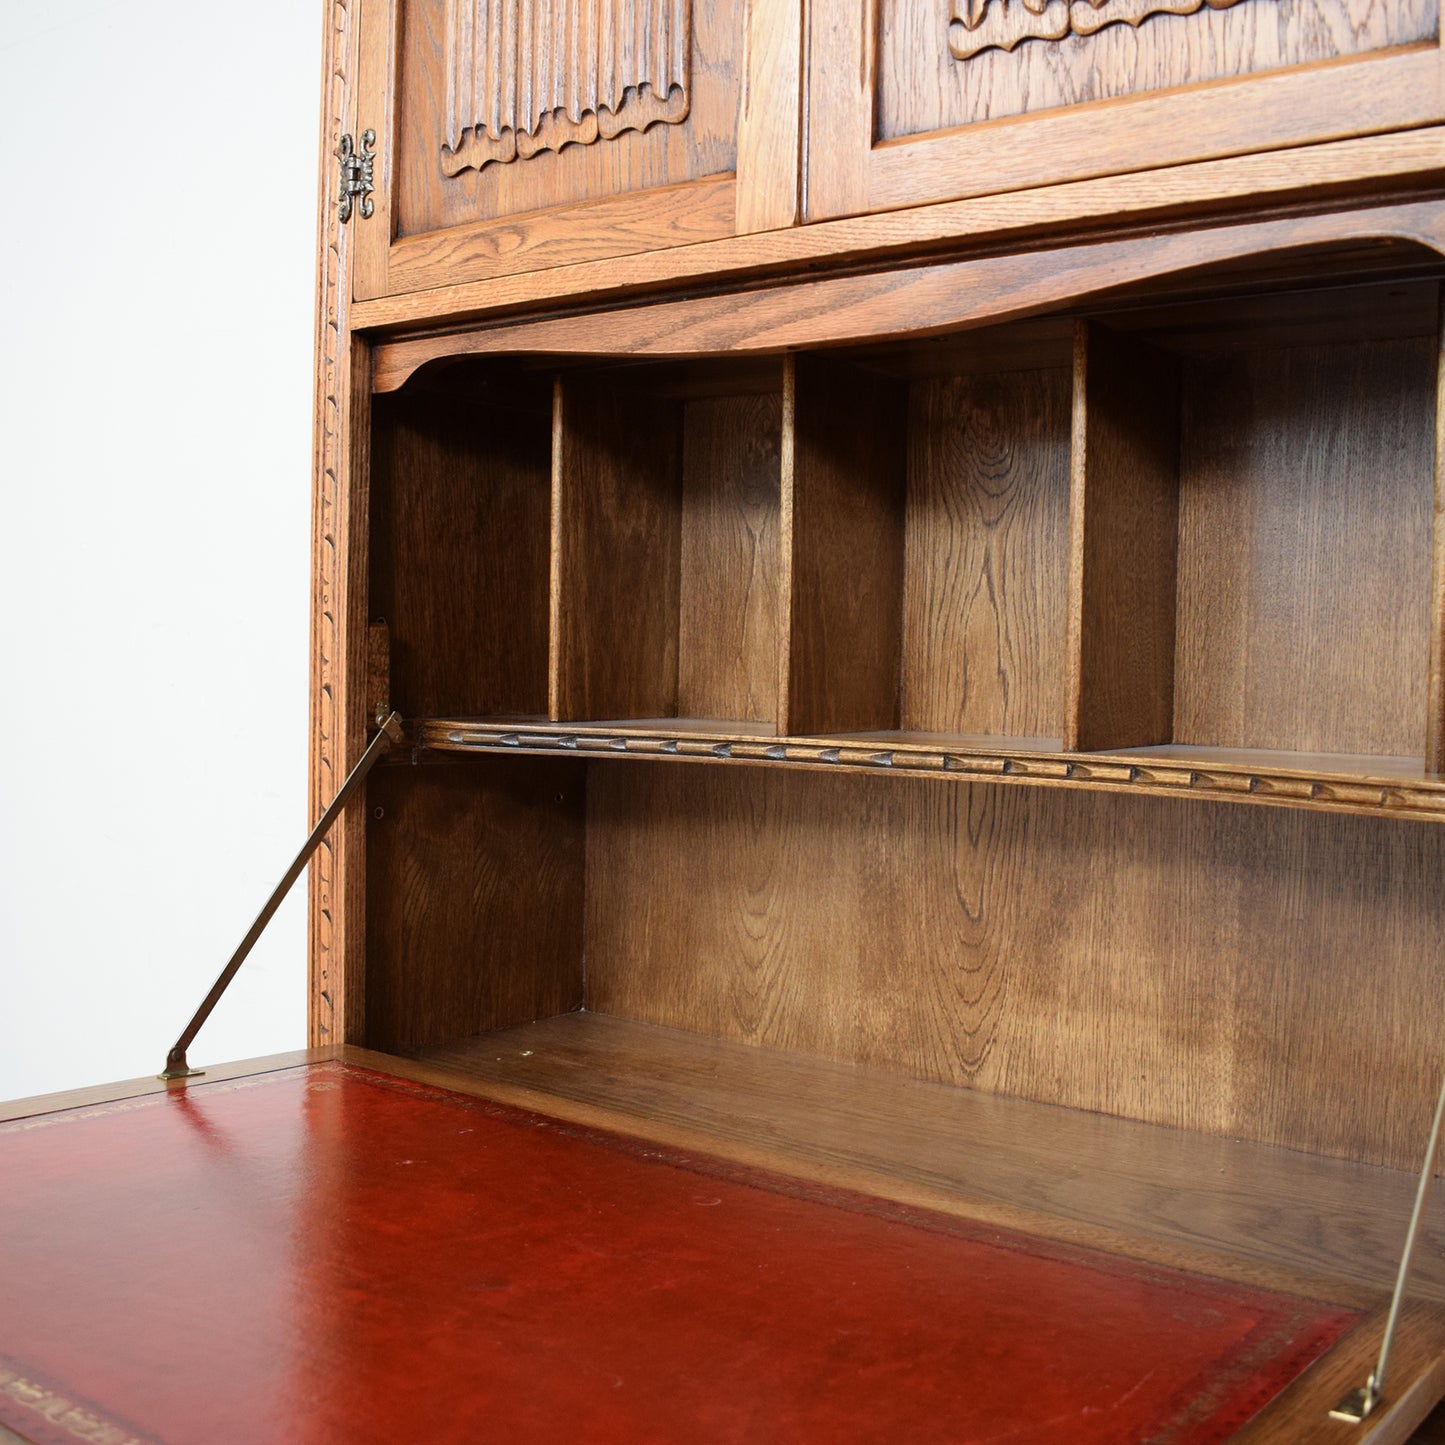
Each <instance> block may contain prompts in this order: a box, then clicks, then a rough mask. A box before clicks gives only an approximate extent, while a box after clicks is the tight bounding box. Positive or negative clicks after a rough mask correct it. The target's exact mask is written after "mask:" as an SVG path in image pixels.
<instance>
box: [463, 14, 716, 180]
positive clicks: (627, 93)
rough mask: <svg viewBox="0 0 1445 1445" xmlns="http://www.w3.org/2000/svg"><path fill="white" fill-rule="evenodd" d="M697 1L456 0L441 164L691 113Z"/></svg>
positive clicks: (587, 138) (505, 155)
mask: <svg viewBox="0 0 1445 1445" xmlns="http://www.w3.org/2000/svg"><path fill="white" fill-rule="evenodd" d="M691 32H692V0H447V15H446V75H447V109H446V130H447V133H446V139H445V143H444V144H443V146H442V153H441V161H442V170H443V171H444V172H445V173H446V174H447V175H449V176H454V175H457V174H459V173H460V172H461V171H464V170H466V169H467V168H468V167H469V166H474V167H475V168H476V169H477V170H481V168H482V167H483V166H486V165H489V164H491V163H492V162H494V161H497V162H507V161H515V160H517V159H518V158H520V159H522V160H525V159H527V158H528V157H529V156H533V155H536V153H537V152H538V151H542V150H553V151H557V150H561V149H562V147H563V146H564V145H573V144H576V145H590V144H591V143H592V142H594V141H596V140H599V139H601V140H611V139H612V137H613V136H615V135H619V134H621V132H623V131H626V130H646V129H647V127H648V126H650V125H653V124H655V123H657V122H664V123H669V124H674V125H675V124H677V123H678V122H679V121H682V120H685V119H686V117H687V111H688V104H689V95H688V54H689V51H690V49H691V44H690V42H691Z"/></svg>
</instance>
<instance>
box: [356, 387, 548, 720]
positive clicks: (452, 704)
mask: <svg viewBox="0 0 1445 1445" xmlns="http://www.w3.org/2000/svg"><path fill="white" fill-rule="evenodd" d="M546 401H547V397H546V391H545V389H544V390H542V391H541V392H539V393H537V394H535V395H533V396H530V397H524V398H523V399H522V400H521V401H520V402H519V401H518V400H517V399H516V398H510V399H508V400H506V401H500V400H499V401H495V402H491V403H488V402H487V401H485V400H483V399H479V398H478V396H477V395H475V394H473V393H471V392H469V391H468V390H466V389H465V388H461V389H458V390H457V391H455V392H450V393H423V394H420V395H416V396H410V395H401V396H395V397H378V398H377V400H376V402H375V425H374V430H373V435H372V447H371V464H372V486H371V498H372V521H371V595H370V609H371V617H372V621H373V622H376V621H378V620H380V619H384V620H385V622H386V625H387V628H388V631H389V634H390V645H391V653H390V672H391V687H392V696H391V704H392V706H393V707H395V708H397V709H399V710H400V711H401V712H402V714H403V715H404V716H406V717H416V716H421V717H427V716H438V715H441V714H446V713H460V714H462V715H471V716H485V715H487V714H498V713H542V712H545V711H546V708H547V587H548V554H547V548H548V532H549V523H548V508H549V505H550V482H549V472H550V431H549V426H548V418H547V410H546Z"/></svg>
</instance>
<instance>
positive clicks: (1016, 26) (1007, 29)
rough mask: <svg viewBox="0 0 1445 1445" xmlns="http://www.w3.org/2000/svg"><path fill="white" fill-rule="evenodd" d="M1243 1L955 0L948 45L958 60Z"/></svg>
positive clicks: (949, 24)
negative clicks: (1107, 26) (1035, 41)
mask: <svg viewBox="0 0 1445 1445" xmlns="http://www.w3.org/2000/svg"><path fill="white" fill-rule="evenodd" d="M1239 3H1240V0H953V16H952V18H951V19H950V20H949V23H948V48H949V51H950V52H951V53H952V55H953V57H954V59H956V60H967V59H968V58H969V56H971V55H977V54H978V53H979V51H981V50H989V49H998V50H1012V49H1013V48H1014V46H1016V45H1018V44H1020V43H1021V42H1022V41H1025V40H1062V39H1063V38H1064V37H1065V36H1066V35H1093V34H1094V33H1095V32H1096V31H1099V30H1102V29H1103V28H1104V27H1105V26H1106V25H1141V24H1143V22H1144V21H1145V20H1147V19H1148V18H1149V17H1150V16H1151V15H1193V14H1194V13H1195V11H1197V10H1202V9H1203V8H1204V7H1205V5H1206V4H1207V5H1208V6H1209V8H1210V9H1211V10H1228V9H1229V8H1230V7H1231V6H1233V5H1237V4H1239Z"/></svg>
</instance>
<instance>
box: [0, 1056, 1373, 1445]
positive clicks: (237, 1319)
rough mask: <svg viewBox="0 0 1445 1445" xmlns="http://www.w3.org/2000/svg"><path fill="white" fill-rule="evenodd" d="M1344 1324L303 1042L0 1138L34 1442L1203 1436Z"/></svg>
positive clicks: (6, 1276) (0, 1321)
mask: <svg viewBox="0 0 1445 1445" xmlns="http://www.w3.org/2000/svg"><path fill="white" fill-rule="evenodd" d="M1353 1319H1354V1317H1353V1316H1351V1315H1348V1314H1345V1313H1341V1312H1340V1311H1338V1310H1334V1309H1331V1308H1329V1307H1326V1306H1321V1305H1317V1304H1312V1303H1309V1302H1306V1301H1302V1300H1298V1299H1292V1298H1288V1297H1284V1296H1280V1295H1273V1294H1267V1293H1263V1292H1260V1291H1256V1290H1250V1289H1245V1288H1240V1287H1236V1286H1233V1285H1227V1284H1221V1283H1218V1282H1216V1281H1211V1280H1205V1279H1201V1278H1198V1277H1195V1276H1190V1275H1184V1274H1179V1273H1175V1272H1171V1271H1168V1270H1163V1269H1155V1268H1149V1267H1145V1266H1140V1265H1134V1264H1129V1263H1126V1262H1123V1261H1120V1260H1117V1259H1114V1258H1111V1257H1108V1256H1104V1255H1098V1254H1092V1253H1088V1252H1085V1251H1082V1250H1075V1249H1070V1248H1066V1247H1060V1246H1055V1245H1049V1244H1043V1243H1040V1242H1038V1241H1034V1240H1029V1239H1026V1238H1024V1237H1022V1236H1017V1235H1011V1234H1007V1233H1004V1232H1000V1231H992V1230H986V1229H983V1228H980V1227H976V1226H971V1225H967V1224H962V1223H959V1222H957V1221H954V1220H951V1219H948V1218H946V1217H943V1216H938V1215H931V1214H925V1213H922V1212H918V1211H905V1210H899V1209H893V1208H890V1207H887V1206H883V1205H879V1204H877V1203H876V1202H871V1201H866V1200H862V1199H859V1198H856V1197H854V1196H851V1195H841V1194H838V1195H835V1194H831V1193H826V1192H821V1191H817V1190H812V1189H808V1188H805V1187H803V1186H797V1185H793V1184H790V1183H788V1182H787V1181H783V1180H778V1179H774V1178H772V1177H771V1176H762V1175H754V1174H749V1173H744V1172H742V1171H739V1170H736V1169H732V1168H729V1167H727V1166H723V1165H720V1164H718V1165H715V1164H709V1163H708V1162H707V1161H705V1160H694V1161H681V1160H677V1159H673V1158H671V1157H665V1156H663V1155H661V1154H659V1153H657V1152H655V1151H652V1150H649V1149H647V1148H645V1147H643V1146H641V1145H639V1144H636V1143H632V1142H629V1141H626V1140H622V1139H618V1138H614V1137H611V1136H603V1135H597V1134H591V1133H588V1132H586V1131H582V1130H578V1129H574V1128H571V1127H569V1126H566V1125H563V1124H560V1123H557V1122H555V1121H547V1120H542V1119H538V1118H535V1117H533V1116H530V1115H525V1114H521V1113H517V1112H515V1111H512V1110H507V1109H502V1108H499V1107H496V1106H492V1105H488V1104H484V1103H481V1102H479V1101H475V1100H470V1099H467V1098H464V1097H462V1096H459V1095H454V1094H449V1093H444V1092H442V1091H439V1090H431V1089H425V1088H421V1087H418V1086H414V1085H411V1084H407V1083H403V1082H401V1081H397V1080H393V1079H389V1078H385V1077H383V1076H381V1075H376V1074H372V1073H369V1072H366V1071H363V1070H358V1069H354V1068H350V1067H343V1066H341V1065H335V1064H327V1065H319V1066H314V1067H311V1068H306V1069H296V1070H289V1071H286V1072H283V1073H277V1074H269V1075H263V1076H260V1077H258V1078H255V1079H249V1080H242V1081H238V1082H233V1083H220V1084H214V1085H197V1086H192V1087H191V1088H189V1089H186V1090H184V1091H179V1092H176V1093H172V1094H169V1095H163V1096H156V1097H151V1098H147V1099H141V1100H134V1101H130V1102H126V1103H122V1104H115V1105H108V1106H104V1107H101V1108H97V1109H88V1110H76V1111H72V1112H70V1113H66V1114H57V1115H49V1116H45V1117H44V1118H41V1119H38V1120H32V1121H22V1122H20V1123H16V1124H10V1125H5V1126H0V1421H3V1422H4V1423H5V1424H6V1425H8V1426H10V1427H11V1428H12V1429H15V1430H17V1431H19V1432H21V1433H22V1434H24V1435H27V1436H29V1437H30V1438H31V1439H32V1440H34V1441H36V1442H38V1445H56V1442H59V1445H73V1442H75V1441H78V1440H85V1441H88V1442H91V1445H96V1442H99V1445H130V1442H132V1441H136V1442H143V1445H202V1442H224V1445H249V1442H268V1445H269V1442H278V1441H288V1442H305V1445H313V1442H322V1441H326V1442H345V1445H353V1442H358V1445H367V1442H373V1441H375V1442H382V1441H385V1442H398V1441H406V1442H413V1441H414V1442H428V1445H439V1442H466V1445H475V1442H482V1441H486V1442H493V1441H496V1442H511V1441H519V1442H554V1441H556V1442H562V1441H566V1442H612V1441H616V1442H628V1445H652V1442H656V1445H681V1442H693V1441H697V1442H714V1441H716V1442H744V1441H746V1442H750V1445H756V1442H775V1441H776V1442H790V1445H791V1442H814V1441H816V1442H826V1445H851V1442H873V1441H877V1442H884V1441H887V1442H896V1441H915V1442H935V1441H939V1442H941V1441H959V1442H977V1445H983V1442H986V1441H1008V1442H1010V1445H1031V1442H1048V1445H1054V1442H1068V1445H1125V1442H1144V1441H1148V1442H1152V1445H1165V1442H1176V1445H1186V1442H1187V1445H1204V1442H1211V1441H1218V1440H1221V1439H1224V1438H1227V1436H1228V1435H1229V1434H1230V1433H1231V1432H1232V1430H1233V1429H1235V1428H1236V1427H1237V1426H1238V1425H1239V1424H1240V1423H1241V1422H1242V1421H1243V1420H1245V1419H1246V1418H1248V1416H1250V1415H1251V1414H1253V1413H1254V1412H1255V1411H1256V1410H1257V1409H1258V1408H1259V1407H1260V1406H1261V1405H1262V1404H1264V1403H1265V1402H1266V1401H1267V1400H1268V1399H1270V1398H1271V1397H1272V1396H1273V1395H1274V1394H1275V1393H1276V1392H1277V1391H1278V1390H1279V1389H1280V1388H1281V1387H1282V1386H1283V1385H1284V1384H1286V1383H1287V1382H1288V1381H1289V1380H1290V1379H1291V1378H1292V1377H1293V1376H1294V1375H1295V1374H1296V1373H1297V1372H1298V1371H1299V1370H1300V1369H1302V1368H1303V1366H1304V1365H1305V1364H1307V1363H1308V1362H1309V1361H1310V1360H1312V1359H1313V1358H1315V1357H1316V1356H1317V1355H1318V1354H1319V1353H1320V1352H1321V1351H1322V1350H1323V1349H1325V1348H1326V1347H1327V1346H1328V1345H1329V1344H1330V1343H1331V1342H1332V1341H1333V1340H1335V1339H1336V1338H1337V1337H1338V1336H1339V1335H1340V1334H1341V1333H1343V1331H1344V1330H1345V1329H1346V1328H1348V1326H1349V1325H1350V1324H1351V1323H1352V1322H1353Z"/></svg>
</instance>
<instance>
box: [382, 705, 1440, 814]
mask: <svg viewBox="0 0 1445 1445" xmlns="http://www.w3.org/2000/svg"><path fill="white" fill-rule="evenodd" d="M408 725H409V727H410V730H411V735H412V737H413V740H414V741H415V742H416V743H417V744H418V745H419V746H420V747H421V748H423V749H427V750H431V751H434V752H437V753H442V754H448V753H450V754H467V753H472V754H495V753H499V752H501V753H507V752H513V753H523V754H540V755H546V754H556V753H570V754H585V755H589V756H598V757H634V758H657V759H664V760H666V759H686V760H693V761H714V762H716V761H728V762H734V763H749V764H753V765H757V766H776V767H788V768H814V769H830V770H834V771H837V770H844V771H867V772H885V771H895V772H908V773H916V774H921V775H936V776H940V777H957V778H973V779H977V780H987V781H994V782H1003V783H1024V784H1028V785H1030V786H1045V787H1048V786H1058V787H1067V788H1085V789H1092V790H1096V791H1097V790H1099V789H1104V790H1108V791H1115V792H1118V791H1126V792H1135V793H1143V794H1154V795H1163V796H1170V797H1181V796H1182V797H1201V798H1212V799H1215V800H1217V801H1226V802H1248V803H1263V804H1269V805H1274V806H1281V807H1291V808H1309V809H1316V810H1321V811H1325V812H1348V813H1374V814H1382V815H1390V816H1399V817H1407V818H1418V819H1425V820H1430V819H1433V820H1442V821H1445V777H1442V776H1440V775H1438V774H1431V773H1428V772H1426V770H1425V766H1424V763H1423V762H1422V761H1421V759H1419V758H1409V757H1380V756H1375V755H1372V754H1371V755H1360V754H1324V753H1295V752H1287V751H1272V750H1266V749H1247V748H1209V747H1191V746H1187V745H1183V744H1175V743H1166V744H1158V745H1155V746H1150V747H1137V748H1124V749H1116V750H1113V751H1104V752H1091V753H1081V752H1066V751H1064V750H1063V749H1061V748H1060V747H1059V745H1058V744H1057V743H1056V742H1053V741H1051V740H1047V739H1037V738H1019V739H1011V738H991V737H980V736H977V735H975V736H971V737H958V736H950V735H947V734H923V735H919V734H913V733H903V732H897V731H891V732H872V733H840V734H838V735H836V736H834V737H780V736H775V735H774V734H773V731H772V730H771V729H770V728H767V727H766V726H764V725H753V726H744V725H739V724H736V723H727V722H717V721H707V720H702V719H675V718H667V719H654V720H643V719H627V720H623V721H613V722H593V723H566V724H558V723H552V722H549V721H547V720H546V719H544V718H539V717H518V718H487V719H477V718H420V719H413V720H411V721H410V722H409V724H408Z"/></svg>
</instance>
